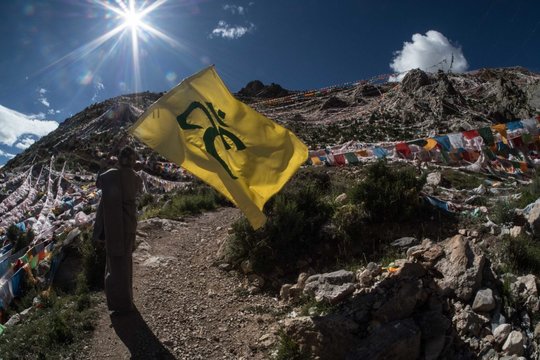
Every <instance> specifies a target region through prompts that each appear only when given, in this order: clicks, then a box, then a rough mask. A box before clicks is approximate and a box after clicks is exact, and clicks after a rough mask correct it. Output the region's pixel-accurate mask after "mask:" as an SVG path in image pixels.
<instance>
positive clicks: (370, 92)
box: [354, 84, 382, 101]
mask: <svg viewBox="0 0 540 360" xmlns="http://www.w3.org/2000/svg"><path fill="white" fill-rule="evenodd" d="M381 94H382V92H381V90H380V88H379V87H378V86H375V85H372V84H362V85H359V86H358V87H357V88H356V91H355V92H354V99H355V100H356V101H361V100H362V98H364V97H373V96H380V95H381Z"/></svg>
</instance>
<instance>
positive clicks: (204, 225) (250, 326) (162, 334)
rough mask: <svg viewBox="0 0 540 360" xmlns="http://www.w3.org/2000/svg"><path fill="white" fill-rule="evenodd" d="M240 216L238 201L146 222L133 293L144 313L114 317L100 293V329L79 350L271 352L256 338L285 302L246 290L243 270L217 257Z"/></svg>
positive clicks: (120, 354) (200, 355) (248, 355)
mask: <svg viewBox="0 0 540 360" xmlns="http://www.w3.org/2000/svg"><path fill="white" fill-rule="evenodd" d="M239 216H240V213H239V211H238V210H237V209H233V208H222V209H220V210H218V211H216V212H210V213H206V214H203V215H201V216H198V217H189V218H185V219H183V221H170V220H158V219H151V220H147V221H144V222H141V223H140V225H139V229H140V232H139V237H138V240H139V241H140V244H139V246H138V248H137V250H136V251H135V253H134V298H135V304H136V306H137V309H138V311H139V313H140V316H141V317H142V320H143V321H141V319H129V318H128V316H126V317H124V318H122V317H116V318H115V317H113V318H111V317H109V315H108V311H107V309H106V306H105V303H104V297H103V299H102V302H101V303H100V305H99V309H100V313H101V316H100V318H99V319H98V323H97V328H96V331H95V332H94V336H93V338H91V339H89V341H88V344H86V345H85V346H84V349H85V350H84V356H81V358H86V359H98V358H99V359H129V358H130V350H131V351H132V355H133V358H138V359H139V358H140V359H153V358H155V359H162V358H163V359H167V358H171V359H173V358H174V359H266V358H268V354H267V352H266V350H265V349H264V345H261V344H260V343H259V339H260V338H261V336H263V335H265V334H267V333H268V332H269V331H270V330H269V329H270V327H272V326H274V323H275V316H276V315H277V314H278V313H280V312H283V311H284V308H283V306H280V305H279V304H278V301H277V299H276V298H272V297H271V296H268V295H265V294H255V295H251V294H249V293H248V291H247V284H246V282H245V279H244V277H243V276H242V277H241V276H239V275H237V273H236V272H234V271H231V272H227V271H225V270H223V269H220V268H219V267H218V266H215V265H213V264H214V261H215V259H216V253H217V252H218V249H219V247H220V246H221V245H222V243H223V241H224V240H225V238H226V237H227V236H228V234H227V232H228V230H227V229H228V227H229V225H230V224H231V222H233V221H234V220H235V219H237V218H238V217H239ZM145 323H146V324H147V326H148V328H149V329H146V332H145V329H144V326H145V325H144V324H145ZM113 324H114V326H112V325H113ZM133 325H138V327H139V329H140V332H139V334H137V330H135V329H130V326H131V327H132V326H133ZM131 330H134V331H135V332H134V333H131ZM115 331H116V332H117V333H119V335H120V337H122V338H123V339H124V340H125V339H126V338H127V339H128V341H127V343H128V345H129V346H130V347H131V349H128V347H127V346H126V344H124V343H123V342H122V341H121V340H120V337H119V336H118V335H117V333H115ZM138 336H143V338H138ZM154 336H155V338H154ZM130 339H131V340H130ZM263 339H264V338H263ZM261 346H262V347H261Z"/></svg>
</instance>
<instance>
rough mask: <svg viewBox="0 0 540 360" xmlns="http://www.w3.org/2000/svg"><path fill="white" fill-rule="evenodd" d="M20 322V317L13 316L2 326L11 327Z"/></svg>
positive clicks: (17, 315)
mask: <svg viewBox="0 0 540 360" xmlns="http://www.w3.org/2000/svg"><path fill="white" fill-rule="evenodd" d="M19 322H21V315H19V314H15V315H13V316H12V317H10V318H9V320H8V321H6V323H5V324H4V325H5V326H13V325H16V324H18V323H19Z"/></svg>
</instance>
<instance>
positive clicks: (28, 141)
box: [15, 137, 36, 150]
mask: <svg viewBox="0 0 540 360" xmlns="http://www.w3.org/2000/svg"><path fill="white" fill-rule="evenodd" d="M35 142H36V140H34V139H32V138H31V137H25V138H22V139H20V140H19V142H18V143H16V144H15V147H16V148H18V149H21V150H25V149H28V148H29V147H30V145H32V144H33V143H35Z"/></svg>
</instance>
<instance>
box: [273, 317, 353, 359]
mask: <svg viewBox="0 0 540 360" xmlns="http://www.w3.org/2000/svg"><path fill="white" fill-rule="evenodd" d="M281 324H282V328H283V330H284V332H285V333H286V334H287V335H288V336H290V337H291V338H292V339H293V340H294V341H295V342H296V343H297V344H298V346H299V347H300V350H301V351H305V352H309V353H311V358H313V359H321V360H325V359H328V360H330V359H344V358H346V355H347V352H348V351H350V349H351V348H353V347H354V344H356V342H357V339H356V337H355V335H354V334H355V333H356V332H357V331H358V325H357V324H356V323H355V322H354V321H352V320H350V319H349V318H347V317H345V316H339V315H328V316H324V317H317V318H311V317H308V316H305V317H297V318H292V319H285V320H283V321H282V322H281Z"/></svg>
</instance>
